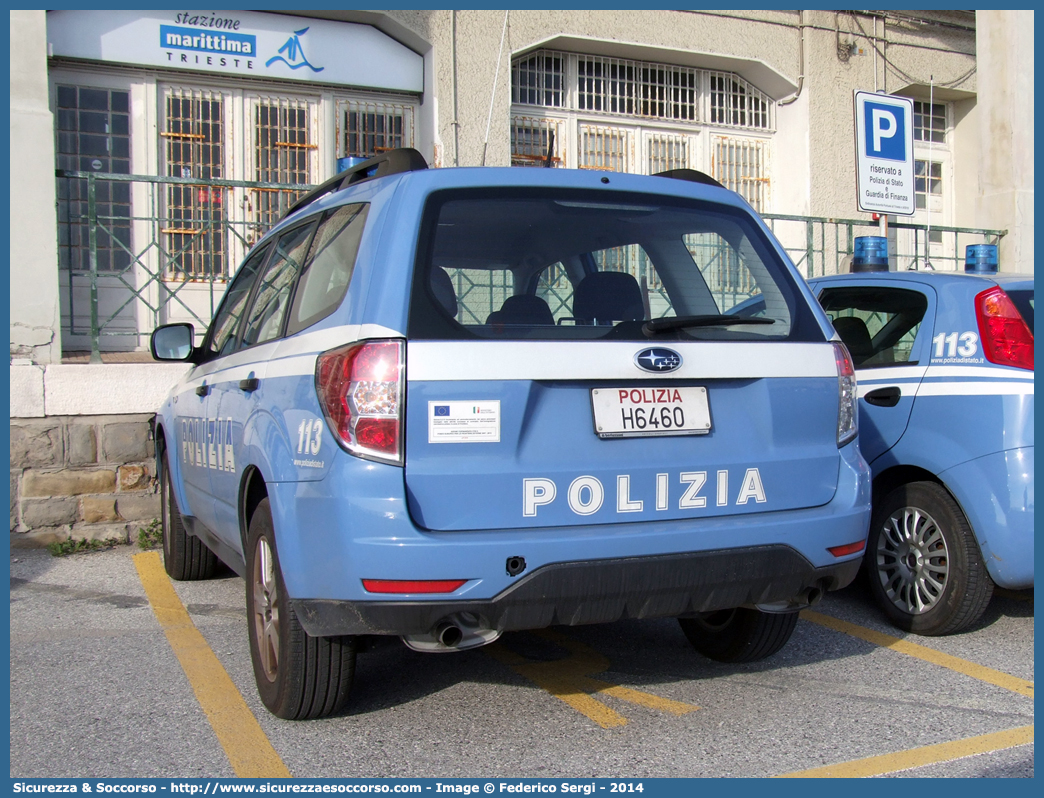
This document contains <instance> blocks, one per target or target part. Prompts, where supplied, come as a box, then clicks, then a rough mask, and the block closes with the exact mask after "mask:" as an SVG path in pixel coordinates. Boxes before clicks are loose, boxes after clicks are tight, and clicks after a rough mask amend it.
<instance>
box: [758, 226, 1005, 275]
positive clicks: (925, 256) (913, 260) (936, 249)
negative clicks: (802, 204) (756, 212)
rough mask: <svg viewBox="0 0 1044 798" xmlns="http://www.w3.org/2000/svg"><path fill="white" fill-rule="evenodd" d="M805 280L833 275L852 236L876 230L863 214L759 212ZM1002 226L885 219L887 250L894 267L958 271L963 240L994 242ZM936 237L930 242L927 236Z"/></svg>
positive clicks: (961, 264)
mask: <svg viewBox="0 0 1044 798" xmlns="http://www.w3.org/2000/svg"><path fill="white" fill-rule="evenodd" d="M761 218H763V219H764V220H765V222H766V224H768V226H769V227H770V228H771V229H772V232H773V233H774V234H775V235H776V238H778V239H779V241H780V243H781V244H783V247H784V249H786V250H787V253H788V254H789V255H790V258H791V260H793V261H794V264H795V265H796V266H797V267H798V269H799V270H800V271H801V273H802V274H803V275H804V276H805V278H806V279H811V278H813V277H822V276H824V275H828V274H837V273H838V272H839V271H847V269H845V268H844V267H845V265H846V264H845V259H846V258H847V257H849V256H851V255H852V251H853V248H854V242H855V239H856V237H857V236H868V235H873V236H876V235H880V233H879V229H880V228H879V225H878V223H877V222H873V221H870V220H869V219H833V218H828V217H820V216H791V215H787V214H782V213H763V214H762V215H761ZM1007 232H1008V231H1007V230H986V229H978V228H971V227H946V226H941V225H934V224H933V225H932V226H931V228H929V227H928V226H926V225H923V224H912V223H909V222H893V221H889V223H888V235H889V243H888V253H889V260H890V261H891V262H892V266H893V268H895V269H896V270H898V271H925V270H932V271H960V270H962V269H963V268H964V249H965V246H966V245H968V244H996V243H997V242H998V241H999V240H1000V239H1001V237H1002V236H1004V235H1006V234H1007ZM932 234H938V239H937V240H934V241H932V242H931V244H930V246H929V241H928V239H929V237H932V238H934V235H932Z"/></svg>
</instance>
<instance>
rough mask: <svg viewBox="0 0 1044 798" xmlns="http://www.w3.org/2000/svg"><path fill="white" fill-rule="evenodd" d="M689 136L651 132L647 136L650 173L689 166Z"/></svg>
mask: <svg viewBox="0 0 1044 798" xmlns="http://www.w3.org/2000/svg"><path fill="white" fill-rule="evenodd" d="M689 150H690V145H689V137H688V136H672V135H671V134H669V133H650V134H649V135H648V137H647V138H646V152H647V158H648V167H649V174H651V175H654V174H656V173H657V172H666V171H667V170H669V169H687V168H688V167H689V163H690V161H689Z"/></svg>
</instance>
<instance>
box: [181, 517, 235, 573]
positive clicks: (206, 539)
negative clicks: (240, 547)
mask: <svg viewBox="0 0 1044 798" xmlns="http://www.w3.org/2000/svg"><path fill="white" fill-rule="evenodd" d="M181 523H182V524H184V526H185V531H186V532H188V533H189V534H190V535H194V536H195V537H197V538H199V539H200V540H202V541H203V543H204V544H205V545H206V547H207V548H208V549H210V550H211V551H212V552H214V554H216V555H217V558H218V559H219V560H221V562H223V563H224V564H225V565H227V566H228V567H229V568H231V569H232V570H233V571H235V573H236V575H237V576H241V577H243V578H244V579H245V578H246V561H245V560H244V559H243V552H241V551H236V550H235V549H233V548H232V547H231V546H229V545H228V544H227V543H225V542H224V541H222V540H221V538H219V537H218V536H217V535H215V534H214V533H213V532H211V531H210V528H209V527H207V526H205V525H203V524H201V523H200V522H199V519H197V518H195V517H193V516H189V515H183V516H181Z"/></svg>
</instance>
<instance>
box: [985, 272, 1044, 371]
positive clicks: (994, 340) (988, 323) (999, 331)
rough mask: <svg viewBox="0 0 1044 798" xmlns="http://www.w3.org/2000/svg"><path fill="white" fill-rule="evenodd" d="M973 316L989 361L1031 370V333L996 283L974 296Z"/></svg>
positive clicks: (1013, 304) (1012, 303)
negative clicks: (976, 321)
mask: <svg viewBox="0 0 1044 798" xmlns="http://www.w3.org/2000/svg"><path fill="white" fill-rule="evenodd" d="M975 317H976V319H977V320H978V322H979V338H980V339H981V340H982V352H983V354H984V355H985V356H986V359H987V360H988V361H990V362H991V363H996V364H997V365H998V366H1014V367H1015V368H1020V369H1029V370H1030V371H1033V333H1032V332H1030V328H1029V327H1028V326H1026V322H1025V320H1024V319H1023V318H1022V315H1021V314H1020V313H1019V311H1018V309H1017V308H1016V307H1015V303H1014V302H1012V301H1011V297H1010V296H1008V295H1007V294H1006V293H1005V292H1004V289H1003V288H1001V287H1000V286H995V287H993V288H991V289H989V290H988V291H983V292H982V293H981V294H979V295H978V296H977V297H975Z"/></svg>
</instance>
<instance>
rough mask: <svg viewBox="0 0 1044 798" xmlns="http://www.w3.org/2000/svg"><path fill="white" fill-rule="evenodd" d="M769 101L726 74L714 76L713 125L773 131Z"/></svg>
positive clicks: (712, 75) (712, 77)
mask: <svg viewBox="0 0 1044 798" xmlns="http://www.w3.org/2000/svg"><path fill="white" fill-rule="evenodd" d="M769 108H770V104H769V98H768V97H767V96H766V95H765V94H762V93H761V92H760V91H758V90H757V89H755V88H754V87H753V86H751V85H750V84H749V83H747V82H746V81H744V80H741V79H740V78H737V77H735V76H734V75H730V74H728V73H726V72H712V73H711V74H710V121H711V122H712V123H715V124H718V125H729V126H730V127H744V128H749V129H752V130H770V129H771V127H772V125H771V122H770V121H769V116H770V114H769Z"/></svg>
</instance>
